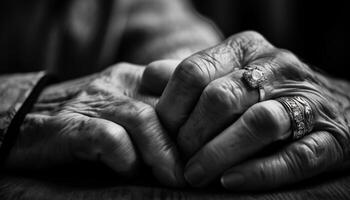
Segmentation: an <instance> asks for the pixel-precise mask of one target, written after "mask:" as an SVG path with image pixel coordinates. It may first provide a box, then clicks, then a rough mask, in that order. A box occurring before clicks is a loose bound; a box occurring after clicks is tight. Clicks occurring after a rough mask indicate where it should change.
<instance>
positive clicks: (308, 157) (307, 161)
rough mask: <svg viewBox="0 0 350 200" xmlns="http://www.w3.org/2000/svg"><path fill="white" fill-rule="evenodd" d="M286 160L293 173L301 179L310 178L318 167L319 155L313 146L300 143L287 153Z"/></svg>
mask: <svg viewBox="0 0 350 200" xmlns="http://www.w3.org/2000/svg"><path fill="white" fill-rule="evenodd" d="M285 160H286V161H287V163H289V165H290V167H291V168H290V170H291V171H292V173H293V174H294V175H295V176H297V177H299V178H302V177H305V176H309V175H310V173H312V172H313V170H315V169H316V168H317V167H318V161H317V153H316V149H315V147H314V146H313V145H310V144H309V143H302V142H298V143H296V144H295V145H293V146H292V147H291V148H289V150H288V151H287V152H286V153H285Z"/></svg>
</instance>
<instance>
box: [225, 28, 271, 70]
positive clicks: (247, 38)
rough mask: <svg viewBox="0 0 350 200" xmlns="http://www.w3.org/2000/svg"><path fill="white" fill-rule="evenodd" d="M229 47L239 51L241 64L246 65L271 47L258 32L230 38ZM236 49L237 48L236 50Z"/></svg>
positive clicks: (240, 34) (243, 33)
mask: <svg viewBox="0 0 350 200" xmlns="http://www.w3.org/2000/svg"><path fill="white" fill-rule="evenodd" d="M228 40H229V45H230V46H231V48H233V49H240V52H238V53H239V55H240V58H241V62H242V63H243V64H244V63H248V62H249V61H251V60H253V59H254V58H256V57H257V56H258V55H259V54H261V53H262V52H267V51H268V50H269V49H271V48H273V46H272V45H271V44H270V43H269V42H268V41H267V40H266V39H265V38H264V37H263V36H262V35H261V34H260V33H258V32H256V31H245V32H241V33H238V34H235V35H233V36H231V37H230V38H229V39H228ZM237 47H238V48H237Z"/></svg>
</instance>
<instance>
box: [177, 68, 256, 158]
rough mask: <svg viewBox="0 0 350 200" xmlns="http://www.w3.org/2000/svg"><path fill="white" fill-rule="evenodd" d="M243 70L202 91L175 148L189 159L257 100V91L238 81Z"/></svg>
mask: <svg viewBox="0 0 350 200" xmlns="http://www.w3.org/2000/svg"><path fill="white" fill-rule="evenodd" d="M242 74H243V70H237V71H235V72H232V73H231V74H229V75H227V76H225V77H222V78H219V79H217V80H215V81H213V82H211V83H210V84H209V85H208V86H207V87H206V88H205V89H204V91H203V93H202V95H201V96H200V98H199V100H198V103H197V105H196V106H195V108H194V110H193V111H192V113H191V114H190V116H189V118H188V120H187V121H186V122H185V124H184V125H183V126H181V128H180V130H179V134H178V136H177V142H178V145H179V147H180V149H181V151H183V153H184V154H185V155H186V156H191V155H192V154H193V153H195V152H196V151H197V150H198V149H199V148H200V147H202V146H203V145H204V144H205V143H206V142H208V141H209V140H210V139H212V138H213V137H214V136H215V135H216V134H218V133H220V132H221V131H223V130H224V129H225V128H226V127H228V126H229V124H230V123H232V122H234V121H235V120H236V119H237V118H238V117H239V116H240V115H241V114H242V113H243V112H244V111H245V110H247V108H248V107H250V106H251V105H253V104H255V103H257V102H258V100H259V91H258V90H257V89H253V90H252V89H249V88H247V86H246V85H245V84H244V83H243V81H242V80H241V77H242Z"/></svg>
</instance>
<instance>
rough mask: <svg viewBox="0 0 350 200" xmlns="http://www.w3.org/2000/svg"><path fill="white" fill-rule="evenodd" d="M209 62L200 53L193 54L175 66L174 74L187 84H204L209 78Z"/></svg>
mask: <svg viewBox="0 0 350 200" xmlns="http://www.w3.org/2000/svg"><path fill="white" fill-rule="evenodd" d="M211 67H212V66H211V64H209V63H208V61H206V60H205V59H203V57H202V56H200V55H198V54H197V55H194V56H192V57H190V58H188V59H186V60H184V61H183V62H181V63H180V65H179V66H178V67H177V68H176V70H175V73H174V76H175V77H177V78H179V79H180V81H183V82H185V83H187V84H191V85H196V86H205V85H206V84H207V83H208V82H209V81H210V78H211V74H212V73H211V72H210V68H211Z"/></svg>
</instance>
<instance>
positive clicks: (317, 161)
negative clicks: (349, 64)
mask: <svg viewBox="0 0 350 200" xmlns="http://www.w3.org/2000/svg"><path fill="white" fill-rule="evenodd" d="M250 64H255V65H259V66H261V67H263V68H264V69H265V70H266V71H265V75H266V77H267V80H268V81H267V82H266V83H264V85H263V90H264V91H265V97H264V99H260V100H259V91H258V90H257V89H250V88H249V87H247V85H246V84H245V83H244V81H243V80H242V74H243V72H244V69H243V67H245V66H247V65H250ZM148 70H149V71H154V72H153V74H157V70H159V67H158V68H149V69H148ZM151 74H152V73H151ZM158 92H160V91H158ZM349 92H350V84H349V83H346V82H344V81H339V80H335V79H331V78H328V77H326V76H324V75H321V74H319V73H318V72H316V71H314V70H312V69H310V68H309V67H308V66H307V65H306V64H304V63H303V62H301V61H300V60H299V59H298V58H297V57H296V56H295V55H293V54H292V53H291V52H289V51H286V50H282V49H278V48H276V47H274V46H273V45H271V44H270V43H269V42H268V41H266V39H265V38H264V37H263V36H261V35H260V34H259V33H256V32H243V33H239V34H236V35H233V36H232V37H230V38H228V39H227V40H226V41H223V42H222V43H220V44H219V45H217V46H214V47H212V48H209V49H206V50H203V51H201V52H198V53H196V54H194V55H192V56H190V57H189V58H187V59H185V60H184V61H182V62H181V63H180V64H179V66H178V67H177V68H176V70H175V72H174V74H173V76H172V77H171V79H170V81H169V83H168V84H167V85H166V87H165V90H164V92H163V94H162V96H161V98H160V100H159V103H158V104H157V106H156V110H157V113H158V114H159V116H160V119H161V120H162V122H163V123H164V125H165V126H166V128H167V130H169V132H170V133H171V134H173V135H174V136H176V137H177V143H178V145H179V148H180V149H181V151H182V152H183V154H184V155H185V156H187V158H188V163H187V166H186V169H185V178H186V180H187V181H188V182H189V183H190V184H191V185H192V186H196V187H202V186H206V185H208V184H209V183H210V182H212V181H214V180H216V179H217V178H221V183H222V185H223V186H224V187H225V188H227V189H232V190H261V189H270V188H276V187H280V186H282V185H286V184H290V183H293V182H297V181H300V180H304V179H306V178H309V177H311V176H315V175H317V174H320V173H322V172H324V171H327V170H330V169H334V168H337V167H339V166H341V165H342V164H344V163H345V162H346V161H347V160H348V158H349V145H350V137H349V136H350V133H349V120H350V117H349V116H350V114H349V108H350V106H349V105H350V95H349ZM283 96H302V97H304V98H306V99H307V101H308V102H309V103H310V105H311V107H312V109H313V111H314V117H315V124H314V128H313V130H312V131H311V133H309V134H308V135H306V136H304V137H303V138H301V139H299V140H296V141H290V137H291V128H290V127H291V122H290V118H289V115H288V113H287V111H286V110H285V108H284V107H283V106H282V104H281V103H279V102H278V101H276V100H275V99H276V98H278V97H283ZM277 141H289V142H288V144H287V145H284V146H283V147H282V148H278V149H274V151H272V153H270V154H268V155H264V156H261V155H259V153H260V152H261V151H262V150H264V149H265V148H267V147H269V146H271V145H272V144H274V143H275V142H277ZM257 155H259V157H258V156H257ZM214 163H215V164H214Z"/></svg>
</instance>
